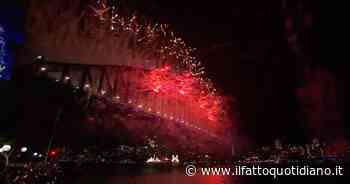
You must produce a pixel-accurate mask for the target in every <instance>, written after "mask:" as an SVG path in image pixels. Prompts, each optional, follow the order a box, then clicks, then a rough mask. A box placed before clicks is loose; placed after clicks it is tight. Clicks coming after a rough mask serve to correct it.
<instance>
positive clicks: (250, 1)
mask: <svg viewBox="0 0 350 184" xmlns="http://www.w3.org/2000/svg"><path fill="white" fill-rule="evenodd" d="M129 3H130V4H131V5H132V6H134V7H135V8H136V9H139V10H140V12H141V13H144V14H147V15H149V16H152V17H155V19H157V20H160V21H161V22H165V23H169V24H171V25H173V26H174V27H175V30H176V31H177V32H178V33H179V34H180V35H182V36H183V37H184V38H185V39H186V40H188V41H189V42H190V43H191V44H192V45H193V46H194V47H196V48H198V55H199V57H200V58H201V60H202V61H204V63H205V66H206V70H207V73H208V75H209V77H210V78H212V79H214V81H215V83H216V85H217V87H218V88H219V89H222V92H223V93H224V94H226V95H229V96H234V97H236V98H237V100H238V109H239V112H240V113H239V115H240V119H241V122H240V123H239V127H237V128H238V129H239V132H240V134H242V135H249V136H250V137H252V138H253V140H254V139H256V140H259V141H256V142H257V143H266V142H269V141H271V140H272V139H274V138H276V137H282V138H286V137H292V138H297V139H300V140H302V139H304V138H308V136H307V132H306V131H307V130H306V129H305V125H304V124H303V122H302V121H300V119H299V118H300V117H299V111H300V110H299V109H298V105H297V100H296V97H295V90H296V88H297V87H298V86H300V85H301V84H302V83H303V81H302V80H301V79H300V78H301V77H300V76H299V75H300V73H301V72H302V70H303V66H305V65H306V64H309V63H312V64H313V65H321V66H324V67H326V68H328V69H330V70H331V71H332V72H333V74H334V75H335V76H336V77H337V79H338V80H339V81H341V82H340V83H339V85H340V86H341V87H342V86H343V85H344V83H345V81H344V80H345V78H344V76H345V75H344V73H345V72H344V71H345V69H343V68H342V67H339V66H337V65H335V64H332V63H329V62H323V63H321V62H320V59H319V52H320V51H319V45H320V44H319V43H320V38H319V29H318V26H319V20H318V10H319V9H318V4H317V1H315V0H311V1H308V3H306V4H304V5H305V7H306V9H307V10H308V11H310V12H312V13H313V15H314V19H315V20H314V25H313V26H314V27H313V29H311V30H310V31H309V32H306V33H305V35H304V36H305V39H303V45H304V49H305V53H306V55H307V56H308V58H310V61H305V60H300V59H299V58H298V57H297V56H296V55H295V54H294V53H293V52H292V51H291V50H290V48H289V47H288V43H287V41H286V35H285V30H284V18H285V14H287V13H289V12H282V11H281V1H278V0H272V1H268V2H266V1H261V0H245V1H194V0H192V1H190V0H187V1H183V0H179V1H160V0H152V1H144V2H139V1H137V0H133V1H130V2H129ZM19 7H20V9H23V8H24V7H25V5H20V6H19ZM290 7H291V10H290V12H293V8H294V7H295V6H293V5H290ZM21 23H23V24H24V21H23V22H21ZM21 23H19V24H17V25H19V26H18V27H19V28H20V27H21V26H20V25H21ZM341 87H340V89H342V88H341ZM297 141H298V140H297Z"/></svg>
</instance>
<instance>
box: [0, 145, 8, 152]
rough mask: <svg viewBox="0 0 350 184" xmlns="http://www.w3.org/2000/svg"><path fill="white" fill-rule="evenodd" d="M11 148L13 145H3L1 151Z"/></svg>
mask: <svg viewBox="0 0 350 184" xmlns="http://www.w3.org/2000/svg"><path fill="white" fill-rule="evenodd" d="M10 150H11V145H7V144H6V145H4V146H2V148H0V153H3V152H9V151H10Z"/></svg>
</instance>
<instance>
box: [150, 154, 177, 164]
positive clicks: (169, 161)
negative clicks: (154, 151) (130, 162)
mask: <svg viewBox="0 0 350 184" xmlns="http://www.w3.org/2000/svg"><path fill="white" fill-rule="evenodd" d="M171 157H172V158H171V159H169V158H168V157H163V158H159V157H157V156H156V155H153V156H152V157H150V158H149V159H147V160H146V164H147V165H150V166H155V165H159V166H178V165H180V160H179V156H178V155H172V156H171Z"/></svg>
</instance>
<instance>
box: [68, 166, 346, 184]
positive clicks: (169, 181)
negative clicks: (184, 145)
mask: <svg viewBox="0 0 350 184" xmlns="http://www.w3.org/2000/svg"><path fill="white" fill-rule="evenodd" d="M71 172H76V174H75V176H70V177H67V180H66V181H65V182H64V183H65V184H253V183H269V184H274V183H276V184H277V183H294V184H295V183H296V184H299V183H327V184H330V183H339V181H341V180H343V179H346V178H347V177H346V176H342V177H340V176H337V177H329V176H322V177H316V176H298V177H297V176H285V177H278V178H276V179H274V178H273V177H272V176H255V177H253V176H244V177H243V176H202V175H196V176H192V177H190V176H186V175H185V169H184V168H154V167H131V166H107V167H106V166H104V167H94V168H89V169H84V170H79V171H71ZM309 180H310V182H308V181H309Z"/></svg>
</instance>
